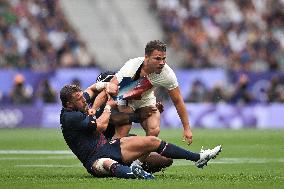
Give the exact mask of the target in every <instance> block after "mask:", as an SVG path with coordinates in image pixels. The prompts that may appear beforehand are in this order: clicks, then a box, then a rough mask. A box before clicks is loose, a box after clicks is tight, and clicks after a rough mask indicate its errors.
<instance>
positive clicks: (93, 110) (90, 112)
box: [88, 108, 96, 116]
mask: <svg viewBox="0 0 284 189" xmlns="http://www.w3.org/2000/svg"><path fill="white" fill-rule="evenodd" d="M95 114H96V110H95V109H92V108H91V109H89V110H88V115H91V116H93V115H95Z"/></svg>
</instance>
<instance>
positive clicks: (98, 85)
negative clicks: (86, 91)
mask: <svg viewBox="0 0 284 189" xmlns="http://www.w3.org/2000/svg"><path fill="white" fill-rule="evenodd" d="M105 87H106V82H97V83H96V89H97V90H98V91H102V90H103V89H104V88H105Z"/></svg>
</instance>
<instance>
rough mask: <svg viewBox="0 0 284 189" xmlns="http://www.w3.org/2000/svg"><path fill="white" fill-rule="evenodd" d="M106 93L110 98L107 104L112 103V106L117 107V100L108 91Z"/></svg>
mask: <svg viewBox="0 0 284 189" xmlns="http://www.w3.org/2000/svg"><path fill="white" fill-rule="evenodd" d="M106 94H107V98H108V100H107V102H106V104H107V105H110V106H111V107H112V108H114V107H116V106H117V102H116V101H114V100H113V98H112V97H111V96H110V95H109V94H108V93H106Z"/></svg>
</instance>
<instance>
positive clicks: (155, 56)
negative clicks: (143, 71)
mask: <svg viewBox="0 0 284 189" xmlns="http://www.w3.org/2000/svg"><path fill="white" fill-rule="evenodd" d="M146 60H147V61H148V65H149V68H150V69H151V72H155V73H156V74H159V73H161V72H162V70H163V68H164V66H165V64H166V52H163V51H158V50H154V51H153V52H152V54H151V55H150V56H147V55H146Z"/></svg>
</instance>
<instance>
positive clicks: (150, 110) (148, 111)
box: [135, 106, 158, 123]
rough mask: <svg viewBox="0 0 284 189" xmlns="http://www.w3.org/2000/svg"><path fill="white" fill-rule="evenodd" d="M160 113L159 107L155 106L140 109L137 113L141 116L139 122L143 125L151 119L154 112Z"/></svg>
mask: <svg viewBox="0 0 284 189" xmlns="http://www.w3.org/2000/svg"><path fill="white" fill-rule="evenodd" d="M156 111H158V109H157V107H155V106H148V107H143V108H139V109H137V110H136V111H135V113H137V114H138V115H139V116H138V117H139V122H140V123H142V122H143V121H145V120H146V119H147V118H148V117H150V116H151V115H152V114H153V113H154V112H156Z"/></svg>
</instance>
